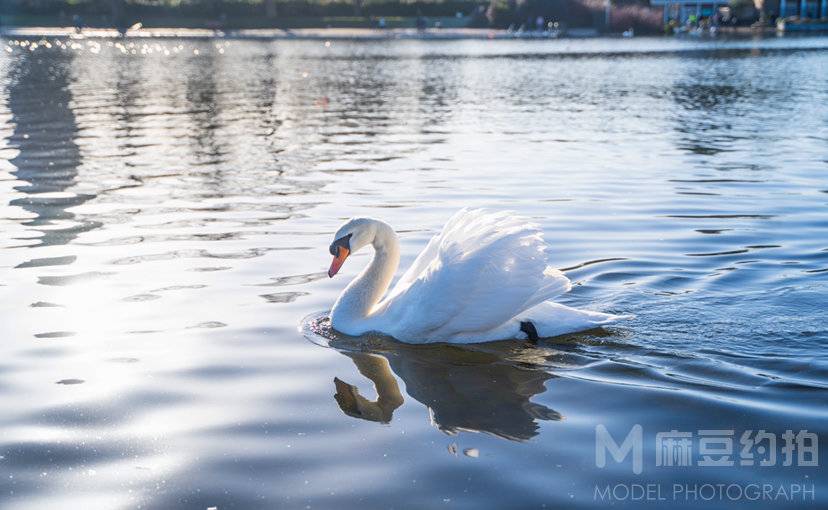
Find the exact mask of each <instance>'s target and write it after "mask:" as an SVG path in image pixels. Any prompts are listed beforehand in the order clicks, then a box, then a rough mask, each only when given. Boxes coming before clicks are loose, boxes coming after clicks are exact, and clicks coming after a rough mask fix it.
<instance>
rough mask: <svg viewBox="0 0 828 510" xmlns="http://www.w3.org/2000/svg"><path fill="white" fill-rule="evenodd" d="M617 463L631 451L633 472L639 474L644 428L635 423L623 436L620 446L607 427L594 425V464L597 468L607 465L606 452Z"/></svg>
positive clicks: (642, 458)
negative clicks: (625, 435)
mask: <svg viewBox="0 0 828 510" xmlns="http://www.w3.org/2000/svg"><path fill="white" fill-rule="evenodd" d="M608 451H609V453H610V455H612V458H613V459H614V460H615V462H617V463H619V464H620V463H621V462H624V459H626V458H627V455H629V453H630V451H632V454H633V455H632V457H633V458H632V469H633V473H635V474H637V475H640V474H641V471H642V468H643V463H644V430H643V429H642V428H641V425H638V424H636V425H635V426H633V428H632V429H631V430H630V433H629V434H627V437H625V438H624V442H622V443H621V446H619V445H618V443H616V442H615V440H614V439H613V438H612V436H611V435H610V433H609V432H608V431H607V428H606V427H604V426H603V425H596V426H595V465H596V466H598V467H599V468H603V467H606V465H607V452H608Z"/></svg>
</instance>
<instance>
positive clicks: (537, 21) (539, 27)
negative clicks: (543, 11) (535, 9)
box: [535, 16, 545, 32]
mask: <svg viewBox="0 0 828 510" xmlns="http://www.w3.org/2000/svg"><path fill="white" fill-rule="evenodd" d="M544 25H545V23H544V21H543V16H538V17H537V18H535V30H537V31H538V32H543V26H544Z"/></svg>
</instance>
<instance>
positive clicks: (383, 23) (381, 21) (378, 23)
mask: <svg viewBox="0 0 828 510" xmlns="http://www.w3.org/2000/svg"><path fill="white" fill-rule="evenodd" d="M377 27H379V28H385V18H380V19H379V21H378V22H377Z"/></svg>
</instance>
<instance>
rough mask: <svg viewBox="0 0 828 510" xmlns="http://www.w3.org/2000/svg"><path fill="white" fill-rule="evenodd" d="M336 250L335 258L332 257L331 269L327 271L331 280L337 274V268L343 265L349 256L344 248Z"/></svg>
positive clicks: (339, 247)
mask: <svg viewBox="0 0 828 510" xmlns="http://www.w3.org/2000/svg"><path fill="white" fill-rule="evenodd" d="M336 248H337V250H336V257H334V259H333V262H331V268H330V269H328V278H333V277H334V275H335V274H336V273H338V272H339V268H341V267H342V264H344V263H345V259H347V258H348V255H350V254H351V252H350V251H349V250H348V248H345V247H344V246H337V247H336Z"/></svg>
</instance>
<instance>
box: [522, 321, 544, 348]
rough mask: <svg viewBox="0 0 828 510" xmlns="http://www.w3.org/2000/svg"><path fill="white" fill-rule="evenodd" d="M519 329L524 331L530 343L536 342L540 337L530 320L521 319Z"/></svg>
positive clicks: (534, 343)
mask: <svg viewBox="0 0 828 510" xmlns="http://www.w3.org/2000/svg"><path fill="white" fill-rule="evenodd" d="M520 330H521V331H523V332H524V333H526V336H528V337H529V343H530V344H532V345H537V344H538V340H539V339H540V337H539V336H538V330H537V329H535V325H534V324H532V323H531V322H530V321H523V322H521V323H520Z"/></svg>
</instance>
